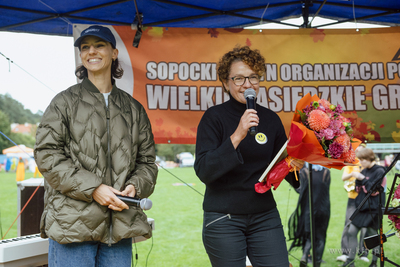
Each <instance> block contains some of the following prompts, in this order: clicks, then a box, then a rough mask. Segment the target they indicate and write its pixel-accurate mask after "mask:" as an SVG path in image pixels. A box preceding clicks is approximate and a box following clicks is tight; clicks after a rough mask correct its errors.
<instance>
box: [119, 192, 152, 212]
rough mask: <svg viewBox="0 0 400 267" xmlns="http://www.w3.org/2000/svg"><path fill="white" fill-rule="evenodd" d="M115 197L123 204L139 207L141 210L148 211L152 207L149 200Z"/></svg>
mask: <svg viewBox="0 0 400 267" xmlns="http://www.w3.org/2000/svg"><path fill="white" fill-rule="evenodd" d="M116 196H117V198H119V199H121V200H122V201H123V202H125V204H126V205H128V206H135V207H140V208H141V209H142V210H149V209H151V207H152V206H153V202H151V200H150V199H148V198H135V197H125V196H120V195H116Z"/></svg>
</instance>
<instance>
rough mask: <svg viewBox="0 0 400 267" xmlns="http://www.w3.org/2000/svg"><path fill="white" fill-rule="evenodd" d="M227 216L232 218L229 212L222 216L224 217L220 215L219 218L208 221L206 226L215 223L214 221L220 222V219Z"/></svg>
mask: <svg viewBox="0 0 400 267" xmlns="http://www.w3.org/2000/svg"><path fill="white" fill-rule="evenodd" d="M225 217H228V218H229V219H230V218H231V215H230V214H229V213H228V214H226V215H224V216H222V217H219V218H217V219H215V220H214V221H211V222H209V223H207V224H206V227H208V226H210V225H211V224H213V223H215V222H218V221H219V220H222V219H223V218H225Z"/></svg>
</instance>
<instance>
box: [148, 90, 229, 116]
mask: <svg viewBox="0 0 400 267" xmlns="http://www.w3.org/2000/svg"><path fill="white" fill-rule="evenodd" d="M199 92H200V97H199V95H198V89H197V86H169V85H152V84H147V85H146V93H147V105H148V108H149V110H154V109H159V110H167V109H170V110H182V111H188V110H190V111H199V110H202V111H205V110H207V109H208V108H209V107H212V106H214V105H218V104H221V103H223V102H225V101H227V100H228V99H229V96H228V94H227V93H225V92H223V90H222V87H220V86H217V87H215V86H210V87H206V86H201V87H200V91H199Z"/></svg>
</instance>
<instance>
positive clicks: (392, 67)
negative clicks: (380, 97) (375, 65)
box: [386, 62, 400, 80]
mask: <svg viewBox="0 0 400 267" xmlns="http://www.w3.org/2000/svg"><path fill="white" fill-rule="evenodd" d="M386 68H387V76H388V79H389V80H393V79H395V78H396V77H395V75H394V74H395V73H397V77H400V63H395V62H388V63H386Z"/></svg>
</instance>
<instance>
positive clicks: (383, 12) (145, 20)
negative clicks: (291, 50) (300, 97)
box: [0, 0, 400, 36]
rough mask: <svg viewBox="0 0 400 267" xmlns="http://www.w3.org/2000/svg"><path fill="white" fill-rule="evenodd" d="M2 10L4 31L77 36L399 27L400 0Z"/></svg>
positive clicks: (15, 5) (129, 1)
mask: <svg viewBox="0 0 400 267" xmlns="http://www.w3.org/2000/svg"><path fill="white" fill-rule="evenodd" d="M0 14H1V16H0V31H11V32H27V33H38V34H51V35H61V36H71V35H72V24H110V25H125V26H127V25H128V26H129V25H133V26H135V27H136V26H138V25H139V26H159V27H193V28H194V27H195V28H232V27H244V26H250V25H254V24H259V23H260V22H263V23H267V22H274V23H280V24H285V25H290V26H295V27H317V26H313V25H310V22H311V21H312V18H313V17H314V16H316V15H318V16H320V17H323V18H330V19H335V20H338V22H337V23H333V24H340V23H343V22H349V21H357V22H366V23H379V24H386V25H389V26H398V25H400V1H398V0H385V1H376V0H356V1H346V0H324V1H312V0H302V1H287V0H268V1H263V0H248V1H242V0H229V1H228V0H220V1H203V0H176V1H170V0H116V1H115V0H85V1H78V0H71V1H67V2H66V1H60V0H48V1H25V0H14V1H7V0H0ZM299 16H302V17H303V18H304V20H303V23H302V24H301V25H292V24H287V23H284V22H282V20H284V19H288V18H292V17H299ZM331 24H332V23H331ZM319 26H320V25H319ZM324 26H325V25H324Z"/></svg>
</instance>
